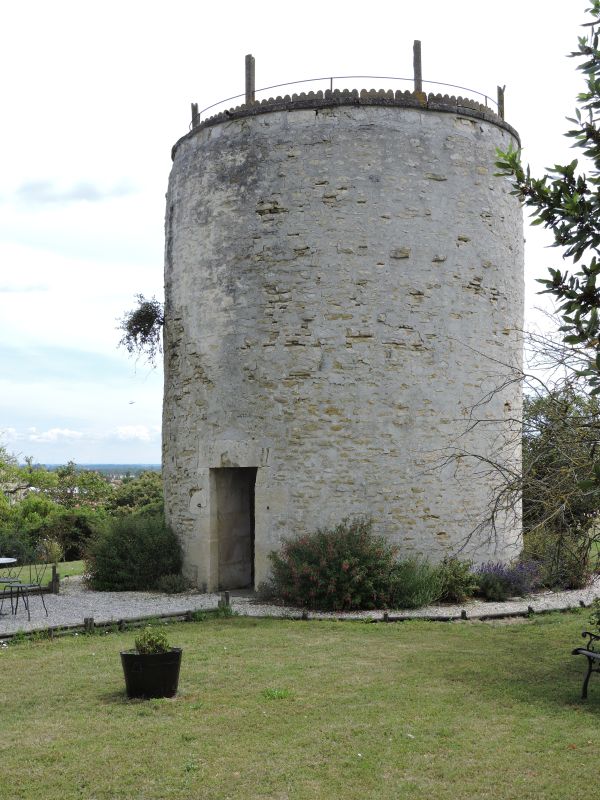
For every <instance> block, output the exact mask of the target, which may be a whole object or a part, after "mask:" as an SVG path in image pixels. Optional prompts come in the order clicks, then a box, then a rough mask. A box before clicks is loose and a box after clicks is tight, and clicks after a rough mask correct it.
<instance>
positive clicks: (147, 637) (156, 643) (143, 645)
mask: <svg viewBox="0 0 600 800" xmlns="http://www.w3.org/2000/svg"><path fill="white" fill-rule="evenodd" d="M135 649H136V650H137V651H138V653H140V655H151V654H153V653H168V652H169V650H170V649H171V645H170V644H169V640H168V639H167V636H166V634H165V633H164V631H161V630H157V629H156V628H151V627H150V626H149V625H148V626H146V627H145V628H144V630H143V631H142V632H141V633H140V635H139V636H136V638H135Z"/></svg>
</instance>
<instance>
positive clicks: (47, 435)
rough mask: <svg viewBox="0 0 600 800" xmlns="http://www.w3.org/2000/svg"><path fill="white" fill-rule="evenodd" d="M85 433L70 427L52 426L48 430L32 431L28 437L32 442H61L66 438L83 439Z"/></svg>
mask: <svg viewBox="0 0 600 800" xmlns="http://www.w3.org/2000/svg"><path fill="white" fill-rule="evenodd" d="M82 437H83V433H81V431H72V430H70V429H69V428H50V430H48V431H43V432H41V433H38V432H37V431H35V429H34V431H32V432H31V433H30V434H29V436H28V439H29V441H30V442H59V441H65V440H73V439H81V438H82Z"/></svg>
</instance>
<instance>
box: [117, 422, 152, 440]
mask: <svg viewBox="0 0 600 800" xmlns="http://www.w3.org/2000/svg"><path fill="white" fill-rule="evenodd" d="M157 434H158V428H156V427H148V426H147V425H121V426H120V427H118V428H117V439H121V440H124V441H131V440H138V441H140V442H151V441H152V440H153V439H156V436H157Z"/></svg>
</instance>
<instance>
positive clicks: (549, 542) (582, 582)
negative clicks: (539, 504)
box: [523, 526, 593, 589]
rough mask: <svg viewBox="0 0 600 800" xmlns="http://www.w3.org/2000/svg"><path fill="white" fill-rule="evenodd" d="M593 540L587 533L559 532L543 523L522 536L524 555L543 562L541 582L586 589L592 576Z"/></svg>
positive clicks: (555, 585) (545, 584) (541, 563)
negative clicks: (591, 551)
mask: <svg viewBox="0 0 600 800" xmlns="http://www.w3.org/2000/svg"><path fill="white" fill-rule="evenodd" d="M590 546H591V541H590V539H589V537H588V536H587V535H586V534H581V535H579V536H578V535H576V534H574V533H572V534H569V535H566V534H562V535H559V534H557V533H556V532H555V531H553V530H548V529H546V528H544V527H542V526H540V527H538V528H536V529H535V530H533V531H529V532H528V533H527V534H526V535H525V536H524V539H523V554H524V557H526V558H530V559H533V560H534V561H537V562H538V563H539V565H540V572H541V577H540V583H541V585H542V586H546V587H548V588H551V589H583V588H584V587H585V586H587V584H588V583H589V581H590V578H591V576H592V571H593V570H592V564H591V560H590Z"/></svg>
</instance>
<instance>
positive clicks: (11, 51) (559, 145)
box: [0, 0, 588, 463]
mask: <svg viewBox="0 0 600 800" xmlns="http://www.w3.org/2000/svg"><path fill="white" fill-rule="evenodd" d="M587 7H588V3H587V0H568V2H567V0H504V2H502V3H493V4H492V3H486V2H482V0H453V2H448V1H447V0H429V2H427V3H414V2H409V1H408V0H395V1H394V2H391V1H390V2H387V0H386V1H385V2H383V1H382V0H372V1H371V2H370V3H369V4H365V3H363V2H353V0H344V2H338V0H329V2H328V1H327V0H325V2H322V1H320V2H315V0H304V2H303V3H291V2H280V3H277V4H269V5H268V6H267V5H263V4H259V3H252V2H249V1H248V0H244V1H243V2H240V1H239V0H230V1H229V2H228V3H221V4H218V3H200V2H198V0H194V1H193V2H191V1H188V0H169V2H166V0H144V2H138V0H119V1H118V2H115V0H103V2H102V3H100V2H93V0H75V1H74V2H71V0H53V2H51V3H50V2H48V0H39V2H37V1H36V0H19V2H18V3H11V4H8V3H5V4H3V9H2V29H3V30H2V47H1V48H0V69H1V74H2V76H3V78H2V137H1V142H2V147H1V148H0V175H1V181H0V443H3V444H5V445H6V446H7V447H8V448H9V449H10V450H11V451H13V452H15V453H18V454H20V455H21V456H22V457H24V456H27V455H30V456H33V458H34V459H35V460H37V461H40V462H43V463H64V462H65V461H67V460H68V459H73V460H75V461H77V462H79V463H114V462H118V463H124V462H127V463H140V462H144V463H150V462H152V463H155V462H159V461H160V424H161V421H160V417H161V399H162V364H161V365H159V368H158V369H156V370H152V369H150V368H149V367H148V366H147V365H145V364H142V363H137V364H136V363H135V361H132V360H131V359H130V358H129V357H128V356H127V354H126V352H125V351H124V350H122V349H121V350H119V349H118V348H117V343H118V340H119V332H118V330H117V318H119V317H120V316H122V314H123V313H124V311H125V310H127V309H128V308H131V307H132V306H133V303H134V295H135V294H137V293H139V292H142V293H143V294H145V295H146V296H147V297H150V296H152V295H156V297H159V298H161V299H162V291H163V290H162V287H163V274H162V264H163V214H164V209H163V204H164V195H165V191H166V187H167V179H168V174H169V168H170V149H171V146H172V144H173V143H174V142H175V141H176V140H177V139H178V138H179V137H180V136H182V135H183V134H184V133H186V131H187V130H188V125H189V120H190V103H191V102H198V103H199V105H200V108H203V107H205V106H208V105H209V104H211V103H213V102H215V101H217V100H219V99H222V98H225V97H228V96H231V95H235V94H237V93H239V92H243V90H244V56H245V54H246V53H253V54H254V56H255V58H256V81H257V86H259V87H260V86H269V85H272V84H276V83H283V82H285V81H294V80H299V79H301V78H311V77H320V76H328V75H387V76H398V77H410V76H411V75H412V42H413V40H414V39H421V41H422V49H423V75H424V77H425V78H426V79H429V80H434V81H442V82H447V83H453V84H458V85H461V86H467V87H470V88H472V89H474V90H478V91H480V92H483V93H485V94H488V95H491V96H492V97H495V94H496V86H497V85H498V84H500V85H503V84H506V119H507V120H508V121H509V122H510V123H511V124H512V125H513V126H514V127H516V128H517V130H519V132H520V134H521V137H522V141H523V145H524V148H525V154H524V157H525V159H527V160H528V161H529V162H530V163H531V165H532V167H533V169H534V171H537V172H539V171H541V170H542V168H543V167H544V166H547V165H548V164H552V163H554V162H555V161H558V160H560V159H566V158H569V159H570V158H571V157H572V155H571V154H570V152H569V149H568V142H567V141H566V140H565V139H564V138H563V136H562V134H563V132H564V130H565V129H566V123H565V121H564V118H565V116H567V115H572V111H573V108H574V105H575V102H574V101H575V96H576V94H577V92H578V91H580V90H581V88H582V84H581V80H580V78H579V77H578V75H577V73H576V71H575V63H576V62H575V61H573V60H569V59H567V58H566V54H567V53H569V52H570V51H571V50H572V49H573V47H574V46H575V44H576V40H577V36H578V35H579V33H580V30H579V28H578V26H579V25H580V23H581V22H583V21H585V18H586V16H587V15H586V13H585V9H586V8H587ZM376 83H377V82H374V81H368V82H367V84H368V85H369V86H368V88H370V86H371V85H372V84H373V85H375V84H376ZM317 88H318V87H317ZM321 88H323V87H322V86H321ZM375 88H379V86H378V85H375ZM526 236H527V261H526V269H527V275H528V284H529V285H530V286H531V287H532V290H531V291H530V293H529V297H528V301H527V302H528V308H530V309H531V308H532V307H533V306H534V305H536V304H539V299H538V298H536V297H535V294H534V291H535V289H534V288H533V283H532V278H533V277H536V276H539V275H541V274H543V273H544V271H545V268H546V266H547V265H548V264H552V263H554V262H556V259H557V254H556V251H550V252H548V250H546V249H545V246H546V245H547V244H548V239H547V238H546V237H545V236H544V233H543V232H542V231H540V230H539V228H538V229H534V230H531V229H530V230H527V231H526ZM530 316H531V315H530Z"/></svg>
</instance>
